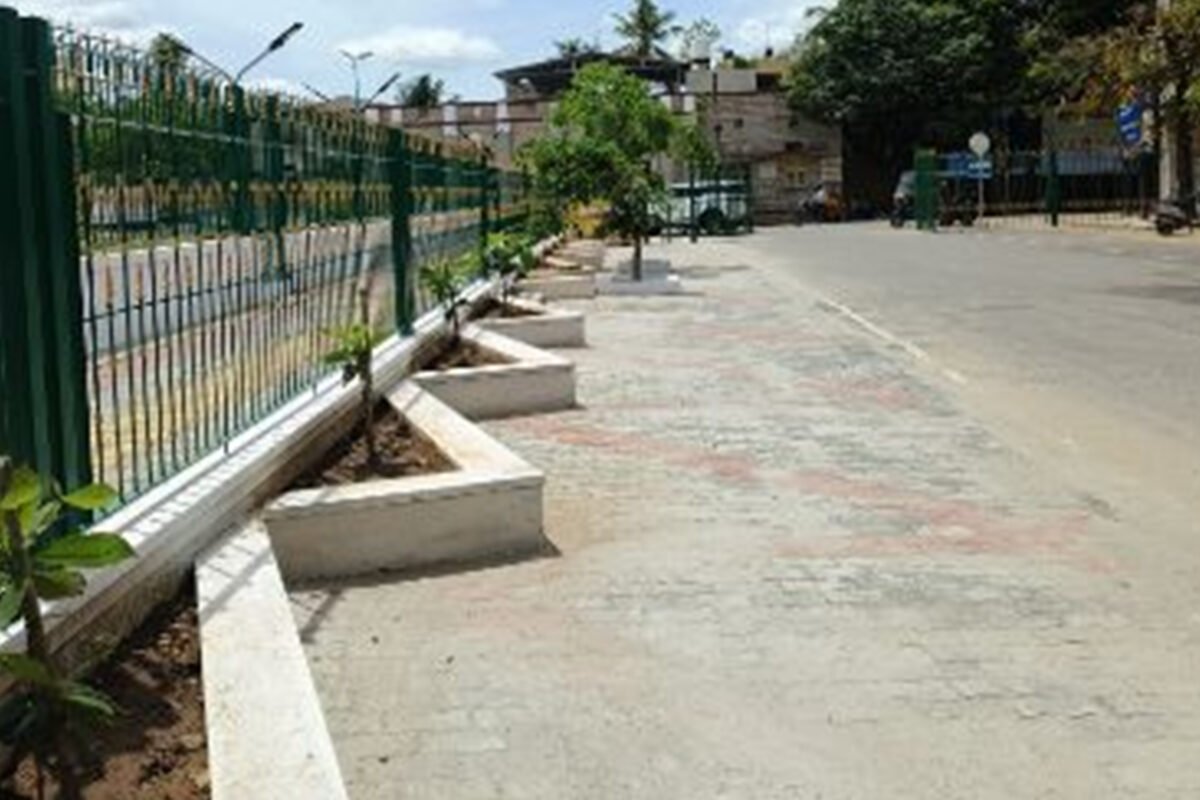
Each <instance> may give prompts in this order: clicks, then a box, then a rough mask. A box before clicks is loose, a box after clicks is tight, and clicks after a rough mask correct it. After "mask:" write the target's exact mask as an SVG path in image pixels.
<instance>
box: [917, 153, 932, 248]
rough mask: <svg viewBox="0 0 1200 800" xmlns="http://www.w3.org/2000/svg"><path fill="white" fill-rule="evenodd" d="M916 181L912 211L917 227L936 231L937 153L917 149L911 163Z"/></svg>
mask: <svg viewBox="0 0 1200 800" xmlns="http://www.w3.org/2000/svg"><path fill="white" fill-rule="evenodd" d="M913 167H914V169H915V171H916V181H915V183H914V187H913V192H914V197H913V212H914V216H915V217H916V220H917V229H918V230H922V231H936V230H937V222H938V220H937V217H938V186H937V153H936V152H934V151H933V150H918V151H917V155H916V158H915V160H914V163H913Z"/></svg>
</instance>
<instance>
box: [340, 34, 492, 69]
mask: <svg viewBox="0 0 1200 800" xmlns="http://www.w3.org/2000/svg"><path fill="white" fill-rule="evenodd" d="M339 47H340V49H344V50H349V51H351V52H360V51H365V50H369V51H371V52H372V53H374V54H375V55H376V56H377V57H380V58H386V59H389V60H391V61H398V62H401V63H407V64H444V63H447V62H481V61H491V60H493V59H496V58H498V57H499V56H500V54H501V53H500V48H499V47H498V46H497V45H496V43H495V42H493V41H492V40H491V39H489V38H487V37H486V36H474V35H471V34H468V33H465V32H463V31H460V30H456V29H454V28H425V27H416V26H409V25H398V26H396V27H393V28H389V29H388V30H386V31H384V32H382V33H378V34H375V35H374V36H366V37H364V38H361V39H355V40H353V41H349V42H344V43H342V44H341V45H340V46H339Z"/></svg>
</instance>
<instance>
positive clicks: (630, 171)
mask: <svg viewBox="0 0 1200 800" xmlns="http://www.w3.org/2000/svg"><path fill="white" fill-rule="evenodd" d="M674 126H675V122H674V120H673V118H672V116H671V113H670V111H669V110H668V109H667V108H666V107H665V106H664V105H663V104H662V103H660V102H658V101H657V100H656V99H655V98H654V97H652V96H651V95H650V91H649V87H648V86H647V85H646V84H645V83H644V82H643V81H641V80H639V79H638V78H636V77H634V76H633V75H631V74H630V73H628V72H627V71H625V70H624V69H622V68H620V67H618V66H615V65H612V64H607V63H596V64H589V65H588V66H586V67H584V68H583V69H581V70H580V71H579V72H578V73H577V74H576V76H575V79H574V81H572V84H571V87H570V89H568V90H567V92H566V94H564V95H563V97H562V100H561V102H560V103H559V106H558V108H557V110H556V111H555V113H554V115H553V117H552V119H551V124H550V129H549V130H548V131H547V133H545V134H544V135H543V136H541V137H539V138H538V139H535V140H533V141H532V142H530V143H529V145H528V146H527V147H526V148H525V149H524V151H523V153H522V159H523V161H524V163H525V164H526V166H527V167H528V168H529V169H530V171H531V177H532V181H533V188H534V192H535V194H537V195H538V196H541V197H549V198H553V200H554V202H556V203H558V205H559V206H560V207H566V206H567V205H569V204H571V203H584V204H587V203H593V202H598V201H599V202H606V203H608V204H609V206H610V207H611V222H612V224H613V227H614V228H615V230H616V231H617V232H618V233H620V234H622V235H624V236H626V237H627V238H629V239H631V240H632V241H633V245H634V259H633V274H634V277H635V279H638V280H640V279H641V273H642V245H643V242H644V240H645V238H646V236H647V234H648V232H649V230H650V229H651V227H652V224H653V219H652V217H653V215H652V213H651V208H652V207H653V206H654V204H655V203H656V202H657V201H658V200H659V199H660V198H662V197H663V196H664V194H665V184H664V182H663V179H662V176H661V175H660V174H659V173H658V172H657V171H655V169H654V168H653V161H654V159H655V158H656V157H657V156H660V155H663V154H665V153H666V152H667V151H668V149H669V147H670V143H671V139H672V132H673V130H674Z"/></svg>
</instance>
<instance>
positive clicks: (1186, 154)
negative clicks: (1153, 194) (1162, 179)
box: [1175, 106, 1196, 219]
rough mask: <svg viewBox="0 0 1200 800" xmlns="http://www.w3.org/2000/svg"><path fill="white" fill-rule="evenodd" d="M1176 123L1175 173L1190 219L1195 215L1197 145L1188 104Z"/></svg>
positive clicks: (1181, 197) (1181, 198) (1182, 108)
mask: <svg viewBox="0 0 1200 800" xmlns="http://www.w3.org/2000/svg"><path fill="white" fill-rule="evenodd" d="M1176 120H1177V122H1176V124H1175V161H1176V163H1175V175H1176V179H1177V180H1178V181H1179V199H1180V201H1181V202H1182V203H1183V207H1184V210H1185V212H1186V213H1187V216H1188V219H1191V218H1192V217H1193V216H1195V207H1196V198H1195V194H1196V165H1195V158H1194V153H1195V147H1194V146H1193V142H1192V136H1193V135H1194V133H1193V130H1192V114H1191V112H1190V111H1188V110H1187V108H1186V106H1184V107H1181V108H1180V110H1179V113H1178V115H1177V116H1176Z"/></svg>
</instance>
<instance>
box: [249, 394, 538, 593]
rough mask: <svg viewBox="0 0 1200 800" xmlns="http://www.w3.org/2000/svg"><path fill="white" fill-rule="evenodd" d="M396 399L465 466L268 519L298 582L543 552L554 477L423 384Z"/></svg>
mask: <svg viewBox="0 0 1200 800" xmlns="http://www.w3.org/2000/svg"><path fill="white" fill-rule="evenodd" d="M388 401H389V402H390V403H391V404H392V406H393V407H395V409H396V410H397V411H398V412H399V413H400V414H402V415H403V416H404V418H405V419H406V420H408V422H409V424H410V425H412V427H413V428H415V429H416V430H417V431H419V432H420V433H421V434H422V435H424V436H425V437H426V438H428V439H429V440H430V441H432V442H433V443H434V444H435V445H436V446H437V447H438V449H440V450H441V451H442V452H443V453H444V454H445V455H446V456H447V457H448V458H449V459H450V460H451V461H452V462H454V464H455V466H456V467H457V469H456V470H454V471H452V472H446V473H441V474H436V475H420V476H414V477H410V478H399V479H396V480H381V481H369V482H366V483H360V484H356V485H352V486H339V487H331V488H322V489H306V490H303V491H296V492H291V493H289V494H286V495H284V496H282V497H280V498H279V499H278V500H276V501H275V502H273V503H271V504H270V505H269V506H267V508H266V510H265V511H264V512H263V520H264V521H265V523H266V526H267V530H268V532H269V533H270V536H271V544H272V547H273V548H274V551H275V557H276V558H277V559H278V560H279V564H280V568H281V569H282V571H283V574H284V576H285V577H286V578H287V579H288V580H289V581H301V582H307V581H312V580H315V579H328V578H347V577H355V576H361V575H369V574H373V573H379V572H387V571H396V570H404V569H413V568H417V567H428V566H433V565H438V564H446V563H456V562H471V561H478V560H480V559H485V558H489V557H497V556H504V555H510V554H520V553H523V552H531V551H534V550H537V549H539V548H540V547H541V546H542V543H543V539H542V486H543V484H544V483H545V477H544V475H543V474H542V473H541V472H539V471H538V470H536V469H534V468H533V467H531V466H529V465H528V464H526V463H525V462H524V461H522V460H521V459H520V458H518V457H517V456H516V455H514V454H513V453H512V452H510V451H509V450H507V449H506V448H505V447H504V446H502V445H501V444H500V443H498V442H496V441H495V440H494V439H492V438H491V437H490V436H488V435H487V434H485V433H484V432H483V431H482V430H480V429H479V428H477V427H476V426H474V425H472V424H471V423H469V422H467V421H466V420H465V419H463V418H462V417H461V416H459V415H458V414H457V413H455V412H454V411H453V410H452V409H450V408H449V407H448V406H446V405H445V404H443V403H442V402H441V401H439V400H438V399H437V398H435V397H434V396H432V395H431V394H430V393H428V392H426V391H425V390H423V389H421V388H420V387H419V386H417V385H416V384H415V383H412V382H406V383H404V384H402V385H401V386H400V388H399V389H397V390H396V391H394V392H392V393H391V394H389V395H388Z"/></svg>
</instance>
